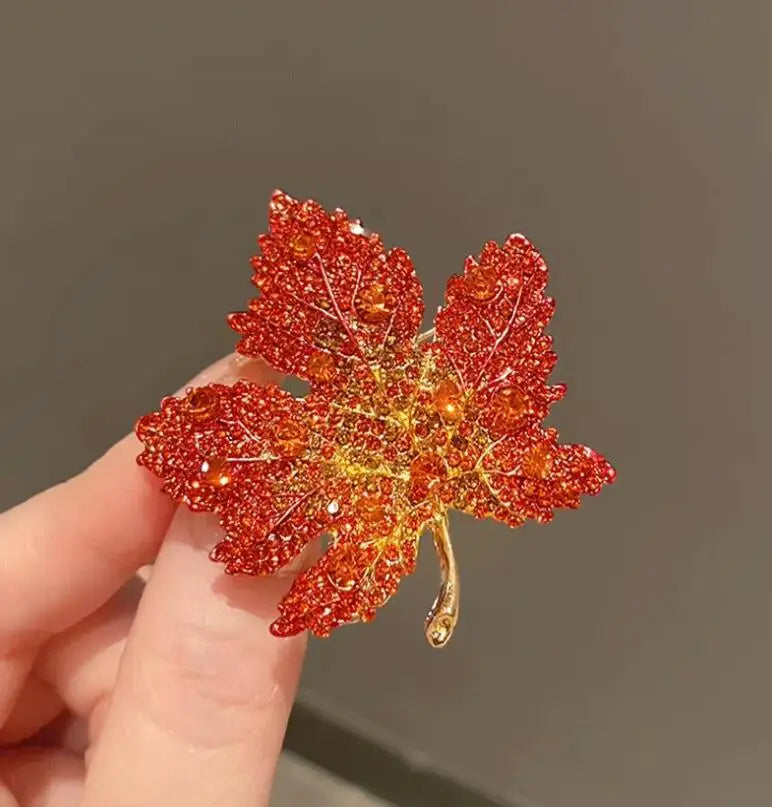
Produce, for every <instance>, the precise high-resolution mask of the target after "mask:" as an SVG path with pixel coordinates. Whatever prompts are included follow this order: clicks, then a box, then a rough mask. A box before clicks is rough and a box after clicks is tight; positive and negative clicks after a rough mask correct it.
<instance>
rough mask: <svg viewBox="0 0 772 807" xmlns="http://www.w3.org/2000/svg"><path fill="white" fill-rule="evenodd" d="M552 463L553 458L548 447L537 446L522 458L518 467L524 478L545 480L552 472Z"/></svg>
mask: <svg viewBox="0 0 772 807" xmlns="http://www.w3.org/2000/svg"><path fill="white" fill-rule="evenodd" d="M552 463H553V457H552V452H551V451H550V449H549V446H547V445H544V444H538V445H535V446H533V448H531V449H530V450H529V451H528V453H527V454H526V455H525V456H524V457H523V460H522V462H521V463H520V467H521V469H522V472H523V475H524V476H528V477H530V478H531V479H546V478H547V477H548V476H549V473H550V471H551V470H552Z"/></svg>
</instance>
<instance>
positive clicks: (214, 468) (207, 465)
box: [201, 457, 231, 488]
mask: <svg viewBox="0 0 772 807" xmlns="http://www.w3.org/2000/svg"><path fill="white" fill-rule="evenodd" d="M201 475H202V476H203V477H204V481H205V482H206V483H207V484H208V485H213V486H214V487H216V488H224V487H225V486H226V485H227V484H228V483H229V482H230V481H231V474H230V463H229V462H228V460H227V459H225V457H208V458H207V459H205V460H204V461H203V462H202V463H201Z"/></svg>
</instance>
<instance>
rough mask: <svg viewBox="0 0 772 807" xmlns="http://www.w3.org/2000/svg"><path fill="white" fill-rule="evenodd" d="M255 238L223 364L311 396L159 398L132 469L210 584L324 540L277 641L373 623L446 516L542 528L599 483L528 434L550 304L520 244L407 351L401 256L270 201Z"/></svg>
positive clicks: (486, 264)
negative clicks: (291, 383) (220, 570)
mask: <svg viewBox="0 0 772 807" xmlns="http://www.w3.org/2000/svg"><path fill="white" fill-rule="evenodd" d="M269 225H270V226H269V232H268V233H267V234H266V235H263V236H261V237H260V238H259V245H260V249H261V254H260V255H258V256H256V257H254V258H253V259H252V267H253V270H254V276H253V282H254V284H255V286H256V287H257V288H258V290H259V294H258V296H256V297H255V298H254V299H253V300H251V301H250V303H249V306H248V310H247V311H245V312H240V313H236V314H232V315H231V316H230V317H229V322H230V325H231V327H232V328H233V329H234V330H235V331H237V332H238V333H239V334H240V337H241V338H240V341H239V343H238V347H237V350H238V351H239V352H241V353H243V354H245V355H247V356H255V357H257V356H259V357H262V358H263V359H265V360H267V361H268V362H269V363H270V364H272V365H273V366H274V367H275V368H277V369H278V370H280V371H282V372H284V373H287V374H291V375H295V376H297V377H299V378H301V379H305V380H307V381H308V382H309V384H310V393H309V394H308V395H307V396H306V397H305V398H303V399H296V398H294V397H293V396H292V395H290V394H289V393H287V392H284V391H282V390H281V389H279V388H278V387H276V386H275V385H270V386H267V387H261V386H258V385H256V384H253V383H250V382H246V381H239V382H238V383H236V384H235V385H234V386H225V385H218V384H211V385H209V386H206V387H200V388H196V389H190V390H188V392H187V394H185V395H184V396H182V397H176V398H166V399H165V400H164V401H163V402H162V403H161V407H160V411H158V412H154V413H151V414H149V415H146V416H144V417H143V418H141V419H140V421H139V422H138V424H137V434H138V436H139V438H140V440H141V441H142V443H143V444H144V450H143V452H142V454H141V455H140V456H139V458H138V459H139V462H140V463H141V464H142V465H144V466H146V467H147V468H149V469H150V470H151V471H153V472H154V473H155V474H157V475H158V476H159V477H161V478H162V479H163V480H164V490H165V491H166V492H167V493H168V494H169V495H170V496H172V497H173V498H174V499H175V500H176V501H179V502H184V503H185V504H187V505H188V506H189V507H190V508H192V509H193V510H207V511H214V512H216V513H218V514H219V518H220V521H221V523H222V526H223V528H224V530H225V538H224V539H223V540H222V541H221V542H220V543H219V544H218V545H217V546H216V547H215V548H214V549H213V550H212V558H213V559H214V560H215V561H218V562H220V563H223V564H224V566H225V571H226V572H229V573H245V574H253V575H264V574H270V573H271V572H274V571H276V570H277V569H279V568H281V567H282V566H284V565H285V564H287V563H288V562H289V561H290V560H292V559H293V558H294V557H295V556H296V555H297V554H298V553H299V552H301V550H302V549H303V547H304V546H305V545H306V544H307V543H308V542H309V541H311V540H313V539H315V538H317V537H318V536H320V535H321V534H323V533H324V534H327V535H328V536H329V544H328V547H327V549H326V551H325V553H324V554H323V555H322V557H321V559H320V560H319V561H318V562H317V563H316V564H315V565H314V566H313V567H312V568H310V569H309V570H307V571H306V572H304V573H302V574H301V575H300V576H299V577H298V578H297V579H296V580H295V582H294V584H293V586H292V588H291V589H290V591H289V592H288V594H287V595H286V596H285V598H284V599H283V601H282V602H281V603H280V605H279V616H278V618H277V619H276V621H275V622H274V624H273V626H272V631H273V632H274V633H275V634H276V635H277V636H288V635H292V634H295V633H298V632H300V631H303V630H311V631H313V632H314V633H315V634H317V635H318V636H326V635H328V634H329V633H330V631H331V630H332V629H333V628H335V627H338V626H339V625H342V624H344V623H348V622H355V621H368V620H370V619H372V618H373V617H374V616H375V612H376V609H377V608H378V607H379V606H381V605H383V604H384V603H385V602H386V601H387V599H388V598H389V597H390V596H391V595H392V594H393V593H394V592H395V590H396V588H397V586H398V584H399V581H400V579H401V578H402V577H403V576H404V575H406V574H409V573H410V572H411V571H412V570H413V568H414V566H415V562H416V555H417V545H418V540H419V538H420V536H421V533H422V532H423V531H424V530H426V529H432V530H433V531H434V532H435V534H437V533H438V531H439V530H441V528H442V526H443V525H444V526H445V529H446V521H444V520H445V518H446V513H447V511H448V510H449V509H451V508H454V509H457V510H462V511H464V512H467V513H471V514H472V515H474V516H476V517H478V518H487V517H492V518H496V519H499V520H501V521H504V522H506V523H507V524H509V525H511V526H518V525H520V524H522V523H523V521H525V520H526V519H529V518H531V519H536V520H538V521H548V520H549V519H550V518H551V517H552V513H553V510H554V509H555V508H561V507H563V508H565V507H568V508H574V507H577V506H578V505H579V500H580V496H581V495H582V494H596V493H598V491H599V490H600V489H601V487H602V485H603V484H604V483H606V482H611V481H612V480H613V478H614V471H613V469H612V468H611V466H610V465H609V463H608V462H607V461H606V460H605V459H604V458H603V457H601V456H600V455H599V454H597V453H596V452H594V451H593V450H591V449H589V448H586V447H584V446H580V445H567V444H562V443H560V442H559V441H558V434H557V431H556V430H555V429H553V428H545V427H544V426H543V425H542V422H543V420H544V418H545V417H546V415H547V413H548V411H549V408H550V407H551V405H552V404H553V403H555V402H556V401H558V400H559V399H560V398H561V397H563V395H564V394H565V387H563V386H562V385H550V384H549V383H548V382H547V378H548V376H549V374H550V372H551V370H552V368H553V366H554V364H555V360H556V357H555V354H554V352H553V351H552V342H551V339H550V337H549V336H547V335H545V333H544V329H545V327H546V325H547V324H548V322H549V320H550V318H551V316H552V312H553V308H554V304H553V301H552V300H551V299H550V298H549V297H547V296H546V295H545V288H546V284H547V267H546V265H545V263H544V261H543V259H542V257H541V256H540V255H539V253H538V252H537V251H536V250H535V249H534V247H533V246H532V245H531V244H530V243H529V242H528V241H527V240H526V239H525V238H524V237H522V236H520V235H513V236H510V237H509V238H508V239H507V240H506V241H505V242H504V243H503V245H501V246H499V245H498V244H496V243H494V242H488V243H487V244H485V245H484V247H483V250H482V252H481V254H480V255H479V257H478V258H476V259H474V258H468V259H467V261H466V265H465V267H464V272H463V274H461V275H458V276H453V277H451V279H450V281H449V283H448V288H447V294H446V302H445V305H444V306H443V308H441V309H440V311H439V312H438V314H437V317H436V320H435V330H434V332H430V333H429V334H423V335H419V333H418V329H419V325H420V322H421V318H422V315H423V304H422V300H421V287H420V284H419V282H418V279H417V277H416V274H415V272H414V269H413V265H412V262H411V261H410V258H409V257H408V255H407V254H406V253H405V252H404V251H403V250H401V249H391V250H389V251H386V250H385V249H384V246H383V244H382V242H381V239H380V237H379V236H378V235H377V234H374V233H373V234H371V233H366V232H365V231H364V229H363V228H362V226H361V224H360V223H359V221H357V220H351V219H349V218H348V217H347V216H346V214H345V213H344V212H343V211H341V210H335V211H333V212H332V213H329V214H328V213H327V212H326V211H325V210H324V209H323V208H322V207H321V206H320V205H318V204H317V203H315V202H313V201H305V202H300V201H296V200H294V199H292V198H291V197H289V196H287V195H286V194H284V193H281V192H277V193H275V194H274V196H273V198H272V200H271V204H270V211H269ZM451 629H452V626H451ZM443 642H444V639H443Z"/></svg>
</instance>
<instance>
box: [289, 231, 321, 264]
mask: <svg viewBox="0 0 772 807" xmlns="http://www.w3.org/2000/svg"><path fill="white" fill-rule="evenodd" d="M290 249H291V250H292V254H293V255H294V256H295V257H296V258H299V259H300V260H305V259H306V258H310V257H311V256H312V255H313V254H314V251H315V249H316V239H315V238H314V237H313V235H311V233H303V232H300V233H297V235H295V236H293V238H292V240H291V241H290Z"/></svg>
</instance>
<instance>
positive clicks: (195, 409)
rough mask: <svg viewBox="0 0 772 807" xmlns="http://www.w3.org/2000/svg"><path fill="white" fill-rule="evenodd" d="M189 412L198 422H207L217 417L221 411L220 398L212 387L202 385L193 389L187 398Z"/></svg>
mask: <svg viewBox="0 0 772 807" xmlns="http://www.w3.org/2000/svg"><path fill="white" fill-rule="evenodd" d="M185 400H186V402H187V405H188V414H189V415H190V417H191V418H193V420H195V421H196V422H198V423H206V422H207V421H209V420H213V419H214V418H215V417H217V414H218V412H219V411H220V398H219V396H218V395H217V393H216V392H215V391H214V390H212V389H207V388H206V387H201V388H200V389H192V390H191V391H190V392H189V393H188V394H187V397H186V398H185Z"/></svg>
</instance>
